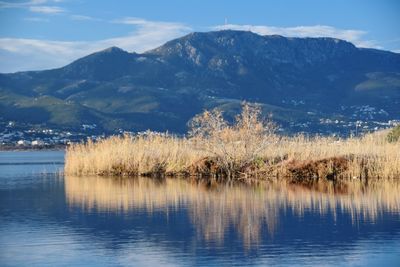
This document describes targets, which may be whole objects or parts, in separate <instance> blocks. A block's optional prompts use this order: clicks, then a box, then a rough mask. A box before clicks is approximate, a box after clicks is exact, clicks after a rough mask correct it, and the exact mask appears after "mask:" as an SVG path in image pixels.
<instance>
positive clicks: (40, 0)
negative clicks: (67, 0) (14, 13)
mask: <svg viewBox="0 0 400 267" xmlns="http://www.w3.org/2000/svg"><path fill="white" fill-rule="evenodd" d="M49 2H61V1H57V0H31V1H26V2H12V1H0V8H24V7H31V6H35V5H43V4H46V3H49Z"/></svg>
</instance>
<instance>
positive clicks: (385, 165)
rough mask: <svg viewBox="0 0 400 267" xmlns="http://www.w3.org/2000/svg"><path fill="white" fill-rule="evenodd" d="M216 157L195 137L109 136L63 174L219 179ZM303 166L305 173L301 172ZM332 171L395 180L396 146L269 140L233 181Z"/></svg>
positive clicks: (374, 139) (70, 159)
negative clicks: (340, 165)
mask: <svg viewBox="0 0 400 267" xmlns="http://www.w3.org/2000/svg"><path fill="white" fill-rule="evenodd" d="M202 142H207V140H202ZM208 145H212V144H208ZM225 146H226V148H225V149H226V150H232V151H235V150H238V149H237V146H238V144H234V143H232V144H230V143H227V144H225ZM217 156H218V155H215V153H213V152H212V151H209V150H207V149H202V145H201V143H200V144H199V141H198V140H193V139H187V138H176V137H173V136H160V135H149V136H142V137H131V136H124V137H111V138H108V139H104V140H101V141H99V142H96V143H93V142H90V141H89V142H87V143H85V144H76V145H72V146H71V147H69V148H68V149H67V153H66V166H65V172H66V173H67V174H71V175H121V176H136V175H153V174H157V175H158V174H170V175H185V176H196V175H198V174H202V175H203V176H204V175H207V172H209V174H210V176H216V175H218V174H219V175H223V171H224V170H223V169H222V168H220V166H215V165H217V164H218V160H214V161H212V159H214V158H215V157H217ZM238 158H239V159H233V160H234V161H240V160H241V159H240V155H238ZM332 158H345V161H344V164H345V166H344V167H343V169H339V170H335V168H336V167H335V160H332ZM204 159H210V161H211V163H209V165H211V164H212V163H214V169H213V166H205V160H204ZM323 159H328V161H326V162H325V163H324V164H320V165H321V166H320V165H318V164H314V165H315V166H313V163H315V162H318V161H319V160H323ZM329 159H331V160H329ZM243 161H244V160H243ZM307 164H308V165H307ZM237 165H239V164H237ZM239 166H240V165H239ZM246 168H247V169H246ZM304 168H305V169H306V170H305V171H302V169H304ZM308 168H311V170H308ZM293 170H294V171H293ZM296 170H300V171H298V172H296ZM335 171H341V173H334V172H335ZM196 172H198V173H196ZM330 173H333V174H334V175H336V176H340V177H342V178H349V179H354V178H361V179H365V178H369V179H376V178H389V179H396V178H399V177H400V145H399V143H388V142H386V141H385V139H384V138H383V137H382V136H379V135H377V134H371V135H367V136H365V137H362V138H349V139H337V138H327V137H313V138H307V137H304V136H298V137H292V138H289V137H281V138H274V139H273V142H271V143H269V144H268V145H267V146H266V147H265V148H264V149H263V150H261V151H259V152H258V154H257V155H256V158H255V160H253V162H249V163H245V164H243V166H241V167H240V168H238V169H236V170H235V173H234V177H236V178H238V179H242V178H243V177H248V178H250V176H253V177H258V178H260V179H265V178H274V177H291V176H293V175H303V176H304V175H309V176H315V175H317V176H319V178H323V176H324V175H325V176H326V177H328V175H329V174H330ZM303 178H308V179H312V178H315V177H303Z"/></svg>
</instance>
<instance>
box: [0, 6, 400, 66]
mask: <svg viewBox="0 0 400 267" xmlns="http://www.w3.org/2000/svg"><path fill="white" fill-rule="evenodd" d="M399 14H400V1H398V0H375V1H372V0H335V1H329V0H320V1H317V0H280V1H272V0H271V1H268V0H264V1H262V0H258V1H257V0H247V1H233V0H231V1H225V0H220V1H217V0H213V1H211V0H202V1H200V0H199V1H194V0H193V1H188V0H186V1H184V0H168V1H162V0H146V1H134V0H131V1H128V0H120V1H116V0H114V1H112V0H109V1H105V0H104V1H101V0H14V1H12V0H1V1H0V72H14V71H21V70H39V69H47V68H55V67H60V66H63V65H65V64H68V63H69V62H71V61H72V60H74V59H77V58H79V57H82V56H84V55H87V54H89V53H92V52H95V51H98V50H101V49H104V48H107V47H109V46H119V47H121V48H123V49H125V50H128V51H130V52H131V51H135V52H143V51H146V50H148V49H151V48H154V47H157V46H159V45H161V44H163V43H164V42H166V41H168V40H170V39H173V38H176V37H180V36H183V35H185V34H187V33H189V32H192V31H210V30H219V29H226V28H229V29H238V30H251V31H253V32H256V33H259V34H281V35H284V36H299V37H305V36H311V37H318V36H330V37H336V38H340V39H345V40H348V41H351V42H353V43H354V44H355V45H357V46H360V47H371V48H379V49H385V50H391V51H395V52H400V15H399Z"/></svg>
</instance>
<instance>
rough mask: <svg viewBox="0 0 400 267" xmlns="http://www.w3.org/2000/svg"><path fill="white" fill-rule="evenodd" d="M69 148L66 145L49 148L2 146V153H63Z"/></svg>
mask: <svg viewBox="0 0 400 267" xmlns="http://www.w3.org/2000/svg"><path fill="white" fill-rule="evenodd" d="M66 148H67V146H66V145H48V146H19V145H0V151H61V150H65V149H66Z"/></svg>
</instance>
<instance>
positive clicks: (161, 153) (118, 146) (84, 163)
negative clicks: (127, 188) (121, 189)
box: [65, 133, 205, 176]
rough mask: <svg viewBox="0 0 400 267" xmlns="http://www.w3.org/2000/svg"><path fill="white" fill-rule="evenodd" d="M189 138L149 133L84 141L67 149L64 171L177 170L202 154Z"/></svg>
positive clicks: (135, 172) (145, 172) (134, 172)
mask: <svg viewBox="0 0 400 267" xmlns="http://www.w3.org/2000/svg"><path fill="white" fill-rule="evenodd" d="M204 156H205V154H204V152H203V151H199V150H196V149H195V148H194V146H193V145H192V144H191V141H190V140H187V139H185V138H176V137H174V136H169V135H160V134H155V133H149V134H148V135H144V136H137V137H132V136H129V135H125V136H122V137H119V136H114V137H110V138H107V139H103V140H101V141H98V142H96V143H94V142H92V141H90V140H89V141H88V142H87V143H84V144H75V145H72V146H70V147H69V148H68V149H67V153H66V158H65V163H66V164H65V172H66V173H69V174H76V175H93V174H97V175H128V176H135V175H150V174H161V173H180V172H183V171H184V170H186V168H187V167H188V166H190V165H191V164H192V163H193V162H195V161H197V160H198V159H200V158H202V157H204Z"/></svg>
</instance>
